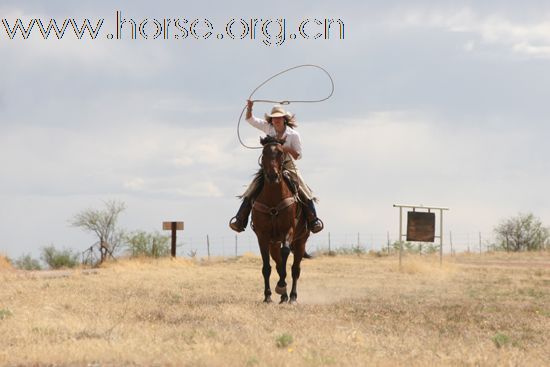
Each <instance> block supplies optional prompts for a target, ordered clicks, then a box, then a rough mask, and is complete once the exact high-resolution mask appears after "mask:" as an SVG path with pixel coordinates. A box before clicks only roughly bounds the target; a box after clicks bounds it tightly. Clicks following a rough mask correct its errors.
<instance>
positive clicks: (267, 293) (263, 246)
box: [260, 242, 272, 303]
mask: <svg viewBox="0 0 550 367" xmlns="http://www.w3.org/2000/svg"><path fill="white" fill-rule="evenodd" d="M260 253H261V254H262V263H263V266H262V275H263V276H264V302H265V303H271V302H272V301H271V287H270V286H269V277H270V276H271V265H270V264H269V245H268V244H267V243H265V242H260Z"/></svg>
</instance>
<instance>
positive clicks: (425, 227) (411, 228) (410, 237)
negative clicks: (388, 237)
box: [407, 211, 435, 242]
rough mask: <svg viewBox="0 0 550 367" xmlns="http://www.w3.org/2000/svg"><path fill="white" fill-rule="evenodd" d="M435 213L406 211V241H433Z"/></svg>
mask: <svg viewBox="0 0 550 367" xmlns="http://www.w3.org/2000/svg"><path fill="white" fill-rule="evenodd" d="M434 238H435V213H426V212H414V211H413V212H408V213H407V241H418V242H434Z"/></svg>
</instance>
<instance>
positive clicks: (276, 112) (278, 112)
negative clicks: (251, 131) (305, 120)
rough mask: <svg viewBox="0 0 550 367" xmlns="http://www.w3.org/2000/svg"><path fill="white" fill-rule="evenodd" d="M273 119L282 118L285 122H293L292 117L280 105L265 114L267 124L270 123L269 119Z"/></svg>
mask: <svg viewBox="0 0 550 367" xmlns="http://www.w3.org/2000/svg"><path fill="white" fill-rule="evenodd" d="M273 117H284V118H285V120H286V121H287V122H293V121H294V115H293V114H291V113H290V112H289V111H285V109H284V108H283V106H281V105H275V106H273V108H272V109H271V113H270V114H267V113H266V114H265V119H266V121H267V122H269V123H271V119H272V118H273Z"/></svg>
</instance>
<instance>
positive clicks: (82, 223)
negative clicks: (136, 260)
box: [70, 200, 126, 262]
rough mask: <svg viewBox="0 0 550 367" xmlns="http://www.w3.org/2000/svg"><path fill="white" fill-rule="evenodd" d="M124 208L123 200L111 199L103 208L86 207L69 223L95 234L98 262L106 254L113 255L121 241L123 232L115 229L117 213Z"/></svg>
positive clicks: (105, 256) (102, 259) (101, 260)
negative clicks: (99, 257)
mask: <svg viewBox="0 0 550 367" xmlns="http://www.w3.org/2000/svg"><path fill="white" fill-rule="evenodd" d="M124 209H126V205H125V204H124V203H123V202H119V201H115V200H111V201H106V202H105V208H104V209H86V210H83V211H81V212H80V213H78V214H76V215H75V216H74V217H73V218H72V219H71V220H70V223H71V225H72V226H74V227H80V228H82V229H83V230H85V231H87V232H92V233H94V234H95V235H96V236H97V239H98V245H99V251H100V254H101V259H100V262H103V261H105V259H106V258H107V256H108V255H111V256H113V253H114V252H115V251H116V250H117V248H118V247H119V245H120V244H121V242H122V237H123V232H122V231H120V230H118V229H117V220H118V215H119V214H120V213H121V212H122V211H123V210H124Z"/></svg>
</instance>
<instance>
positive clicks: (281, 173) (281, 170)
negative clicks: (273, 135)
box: [258, 142, 284, 182]
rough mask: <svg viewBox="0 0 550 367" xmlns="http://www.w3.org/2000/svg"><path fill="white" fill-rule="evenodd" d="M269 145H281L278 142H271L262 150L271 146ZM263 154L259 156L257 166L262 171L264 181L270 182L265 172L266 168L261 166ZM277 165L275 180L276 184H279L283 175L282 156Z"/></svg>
mask: <svg viewBox="0 0 550 367" xmlns="http://www.w3.org/2000/svg"><path fill="white" fill-rule="evenodd" d="M271 145H282V144H281V143H279V142H271V143H266V144H265V145H264V146H263V148H264V149H265V147H268V146H271ZM263 156H264V155H263V153H262V154H261V155H260V157H259V158H258V164H259V165H260V167H261V168H262V171H263V174H264V179H265V180H268V181H270V182H271V177H269V176H268V175H267V173H268V172H267V170H266V167H264V164H263ZM278 163H279V169H278V171H277V179H276V182H280V181H281V180H282V175H283V165H284V161H283V156H281V159H278Z"/></svg>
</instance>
